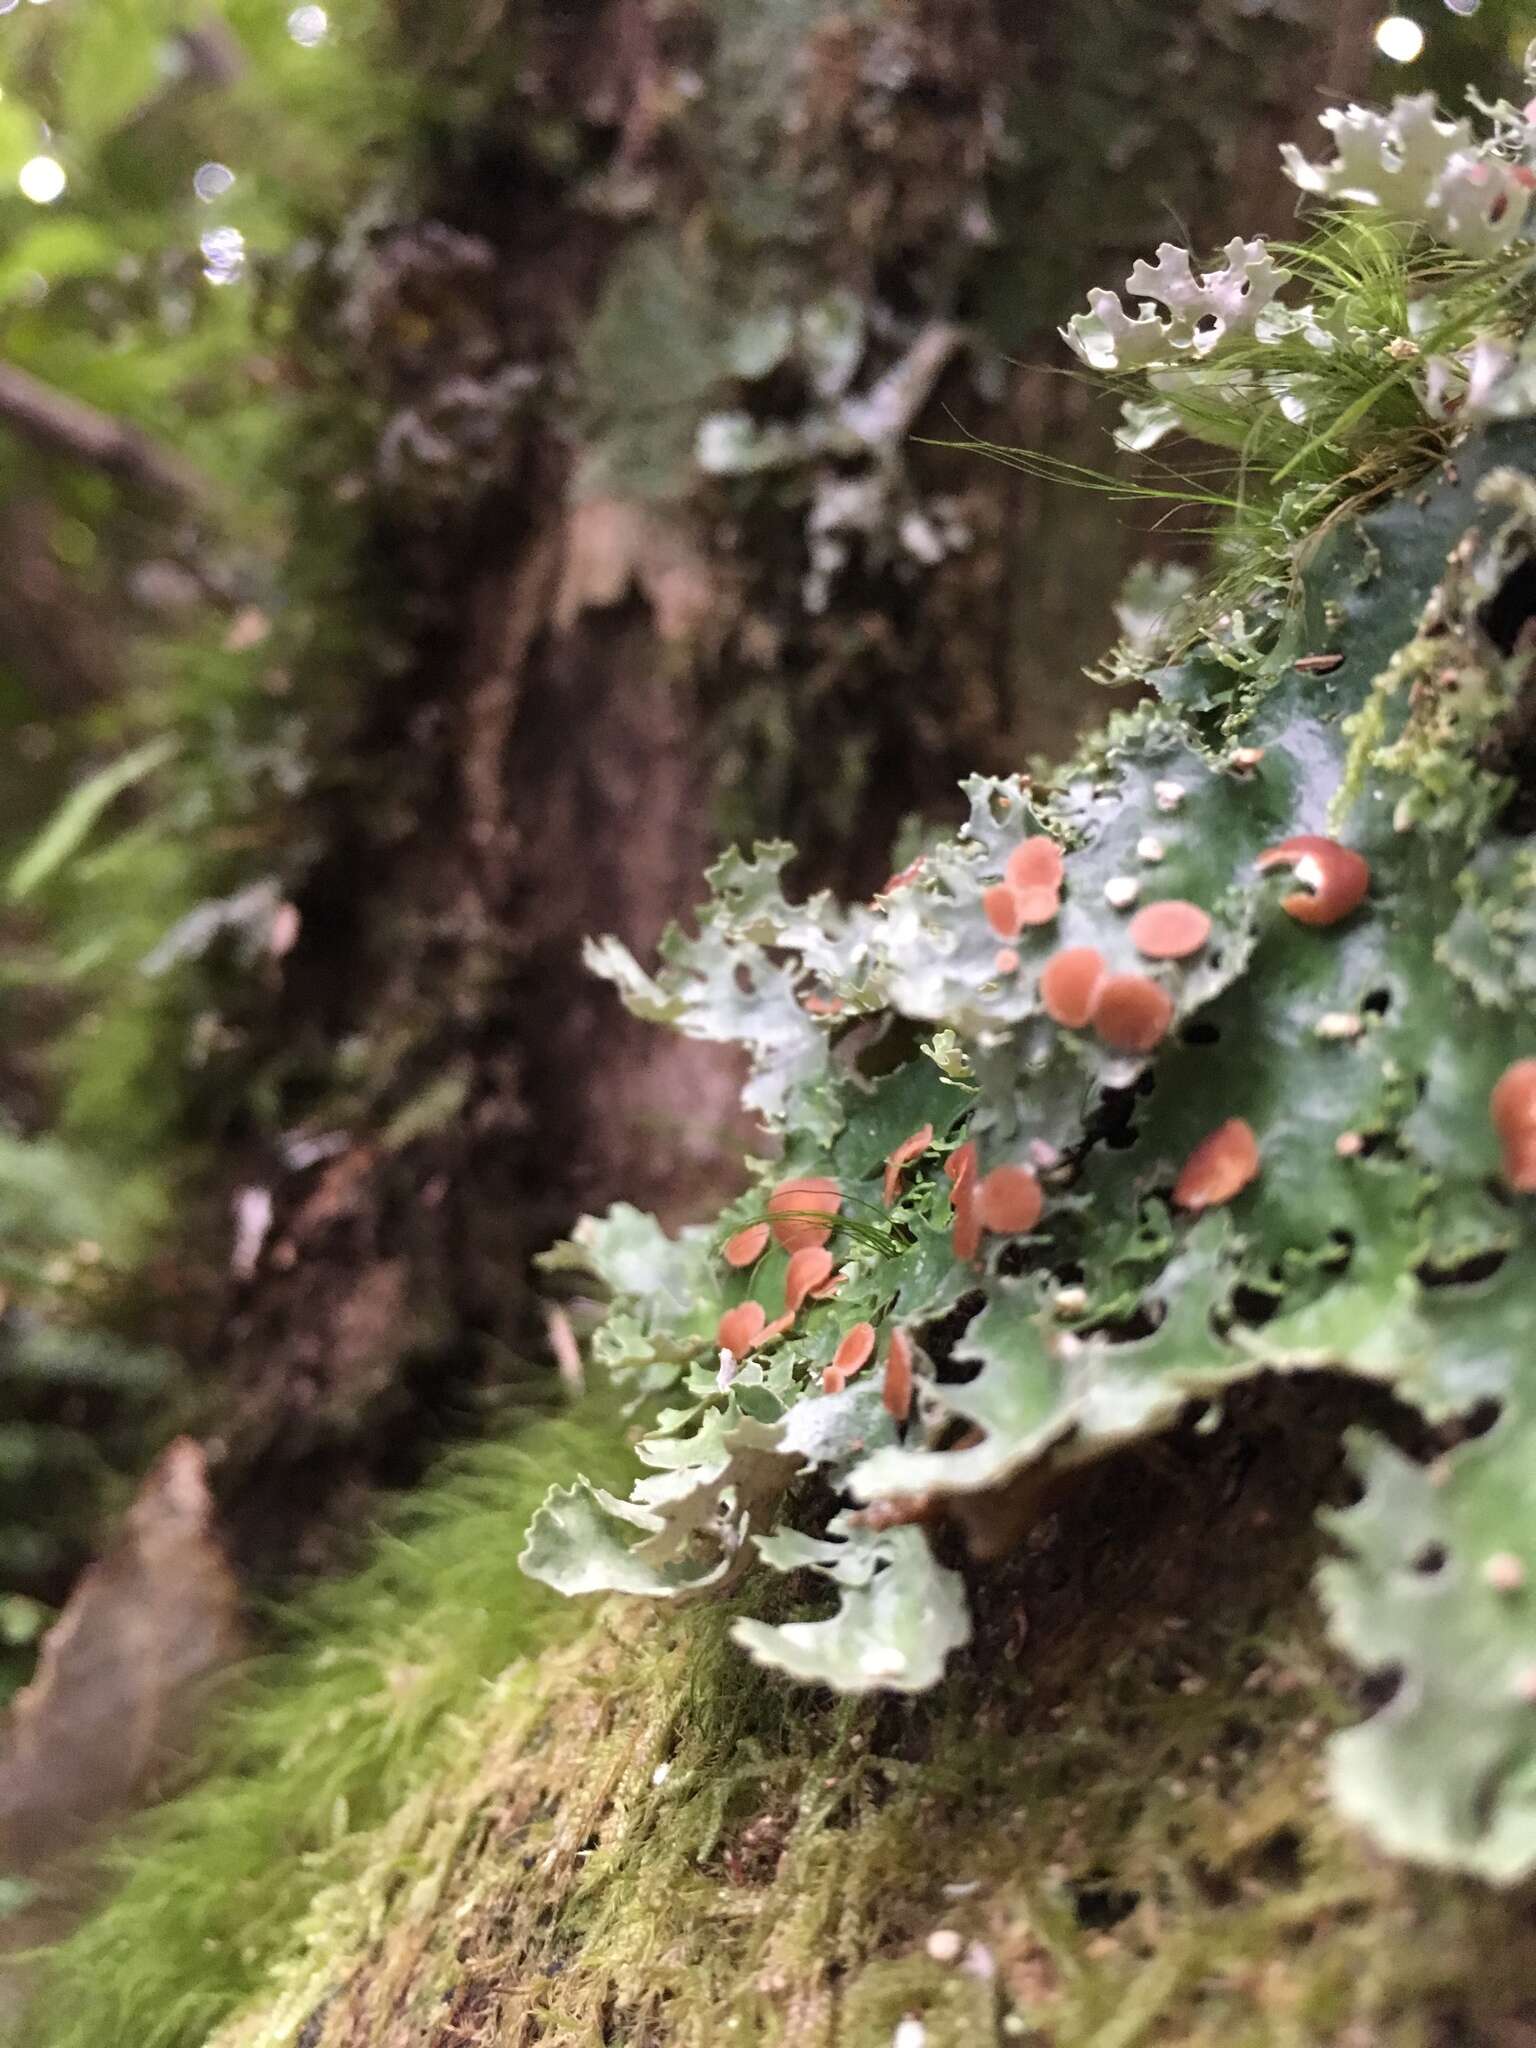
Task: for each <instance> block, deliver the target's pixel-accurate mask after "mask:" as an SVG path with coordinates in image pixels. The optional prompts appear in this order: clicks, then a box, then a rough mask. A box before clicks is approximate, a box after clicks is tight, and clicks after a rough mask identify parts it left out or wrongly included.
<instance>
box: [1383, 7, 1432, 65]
mask: <svg viewBox="0 0 1536 2048" xmlns="http://www.w3.org/2000/svg"><path fill="white" fill-rule="evenodd" d="M1376 47H1377V49H1378V50H1380V52H1381V54H1382V55H1383V57H1390V58H1391V60H1392V62H1393V63H1394V64H1412V63H1413V62H1414V61H1415V60H1416V59H1417V58H1419V57H1422V56H1423V54H1424V31H1423V29H1421V28H1420V27H1419V24H1418V23H1417V22H1416V21H1413V20H1411V19H1410V18H1409V16H1408V15H1406V14H1389V15H1388V16H1387V17H1386V19H1385V20H1384V21H1378V22H1377V24H1376Z"/></svg>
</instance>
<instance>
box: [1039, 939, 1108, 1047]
mask: <svg viewBox="0 0 1536 2048" xmlns="http://www.w3.org/2000/svg"><path fill="white" fill-rule="evenodd" d="M1103 979H1104V956H1103V954H1102V953H1101V952H1100V951H1099V950H1098V948H1097V947H1096V946H1066V947H1063V949H1062V950H1061V952H1059V953H1053V954H1052V955H1051V957H1050V959H1049V960H1047V961H1046V963H1045V967H1044V970H1043V972H1042V973H1041V976H1040V1001H1041V1004H1042V1006H1043V1008H1044V1010H1045V1014H1046V1015H1047V1017H1050V1018H1051V1019H1053V1021H1054V1022H1056V1023H1057V1024H1066V1025H1069V1026H1070V1027H1071V1028H1072V1030H1074V1031H1081V1030H1082V1028H1083V1026H1084V1025H1085V1024H1086V1023H1087V1022H1088V1019H1089V1018H1090V1017H1091V1016H1092V1015H1093V998H1094V995H1095V993H1096V991H1097V989H1098V986H1099V983H1100V982H1101V981H1102V980H1103Z"/></svg>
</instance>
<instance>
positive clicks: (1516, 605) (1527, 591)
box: [1477, 554, 1536, 657]
mask: <svg viewBox="0 0 1536 2048" xmlns="http://www.w3.org/2000/svg"><path fill="white" fill-rule="evenodd" d="M1533 619H1536V554H1524V555H1522V556H1521V557H1520V559H1519V560H1518V561H1517V562H1516V563H1515V564H1514V566H1513V567H1512V568H1511V569H1509V570H1508V572H1507V573H1506V575H1505V577H1504V580H1503V582H1502V583H1501V584H1500V585H1499V587H1498V589H1497V590H1496V591H1495V592H1494V593H1493V595H1492V597H1490V598H1489V599H1487V601H1486V602H1485V603H1484V604H1483V606H1482V607H1481V609H1480V610H1479V612H1478V615H1477V622H1478V624H1479V625H1480V626H1481V627H1482V629H1483V631H1484V632H1485V633H1486V634H1487V635H1488V638H1489V639H1490V640H1491V641H1492V642H1493V644H1494V646H1495V647H1497V648H1498V650H1499V652H1500V654H1502V655H1505V656H1506V657H1507V656H1509V655H1511V654H1513V653H1514V651H1515V649H1516V647H1518V646H1519V645H1520V643H1521V640H1522V637H1523V638H1524V639H1525V640H1526V641H1527V643H1528V642H1529V641H1530V640H1531V638H1532V635H1531V634H1530V633H1528V632H1527V631H1526V628H1527V627H1528V626H1529V625H1530V623H1531V621H1532V620H1533Z"/></svg>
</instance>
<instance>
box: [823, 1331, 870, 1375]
mask: <svg viewBox="0 0 1536 2048" xmlns="http://www.w3.org/2000/svg"><path fill="white" fill-rule="evenodd" d="M874 1355H875V1326H874V1324H873V1323H855V1324H854V1326H853V1328H852V1329H851V1330H849V1331H848V1332H847V1333H846V1335H845V1336H844V1338H843V1341H842V1342H841V1343H840V1344H839V1345H838V1347H837V1349H836V1350H835V1351H834V1352H833V1354H832V1366H833V1370H834V1371H836V1372H840V1373H842V1374H843V1376H844V1378H849V1377H851V1376H852V1375H853V1374H854V1373H856V1372H857V1371H858V1370H859V1369H860V1367H861V1366H866V1365H868V1363H869V1361H870V1360H871V1359H872V1358H873V1357H874Z"/></svg>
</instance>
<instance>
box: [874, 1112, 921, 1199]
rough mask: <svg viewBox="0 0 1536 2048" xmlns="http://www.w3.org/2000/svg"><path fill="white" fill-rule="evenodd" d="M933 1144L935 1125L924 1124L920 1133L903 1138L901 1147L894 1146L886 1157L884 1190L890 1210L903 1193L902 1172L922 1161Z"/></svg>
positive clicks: (915, 1132) (916, 1132)
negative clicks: (915, 1160)
mask: <svg viewBox="0 0 1536 2048" xmlns="http://www.w3.org/2000/svg"><path fill="white" fill-rule="evenodd" d="M932 1143H933V1125H932V1124H924V1125H923V1127H922V1129H921V1130H920V1131H914V1132H913V1133H912V1135H911V1137H910V1138H903V1139H902V1141H901V1143H900V1144H899V1145H893V1146H892V1147H891V1149H890V1151H889V1152H887V1154H886V1155H885V1185H884V1188H883V1190H882V1192H883V1193H884V1196H885V1206H886V1207H887V1208H889V1207H890V1206H891V1204H892V1202H894V1201H895V1199H896V1197H897V1196H898V1195H899V1194H900V1193H901V1172H902V1168H903V1167H904V1166H910V1165H911V1164H912V1161H913V1160H914V1159H920V1158H921V1157H922V1155H923V1154H924V1153H925V1152H926V1151H927V1150H928V1147H929V1146H930V1145H931V1144H932Z"/></svg>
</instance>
